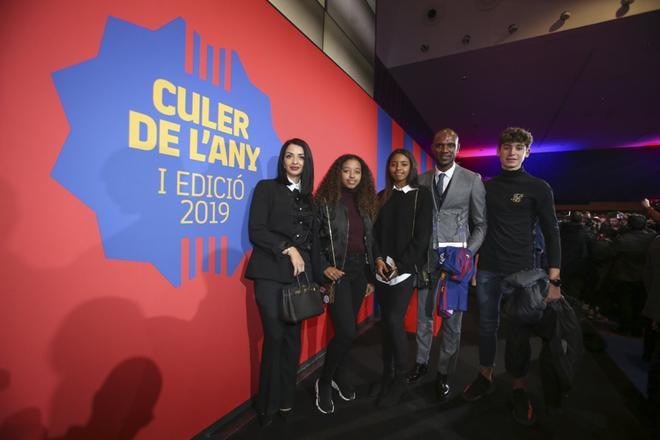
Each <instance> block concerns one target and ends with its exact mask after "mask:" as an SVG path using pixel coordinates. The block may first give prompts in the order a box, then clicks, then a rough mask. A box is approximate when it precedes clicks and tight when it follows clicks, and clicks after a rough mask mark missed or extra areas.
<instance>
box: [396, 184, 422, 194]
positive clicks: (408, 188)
mask: <svg viewBox="0 0 660 440" xmlns="http://www.w3.org/2000/svg"><path fill="white" fill-rule="evenodd" d="M392 189H395V190H397V191H403V193H404V194H408V191H414V190H416V189H417V188H413V187H412V186H410V185H406V186H404V187H403V188H397V187H396V185H393V186H392Z"/></svg>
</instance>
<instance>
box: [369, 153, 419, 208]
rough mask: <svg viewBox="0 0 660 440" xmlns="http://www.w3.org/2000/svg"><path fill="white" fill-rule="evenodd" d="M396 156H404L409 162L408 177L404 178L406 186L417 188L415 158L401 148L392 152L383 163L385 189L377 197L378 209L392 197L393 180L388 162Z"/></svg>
mask: <svg viewBox="0 0 660 440" xmlns="http://www.w3.org/2000/svg"><path fill="white" fill-rule="evenodd" d="M397 154H401V155H403V156H406V158H407V159H408V160H409V161H410V173H408V177H407V178H406V184H407V185H410V186H411V187H413V188H417V187H418V186H419V184H418V183H417V161H416V160H415V156H413V155H412V153H411V152H410V151H408V150H404V149H403V148H399V149H396V150H394V151H392V152H391V153H390V155H389V156H387V162H385V189H384V190H383V191H382V192H381V193H380V194H379V195H378V206H379V207H382V206H383V205H384V204H385V203H386V202H387V201H388V200H389V199H390V196H391V195H392V187H393V186H394V179H392V175H391V174H390V161H391V160H392V158H393V157H394V156H395V155H397Z"/></svg>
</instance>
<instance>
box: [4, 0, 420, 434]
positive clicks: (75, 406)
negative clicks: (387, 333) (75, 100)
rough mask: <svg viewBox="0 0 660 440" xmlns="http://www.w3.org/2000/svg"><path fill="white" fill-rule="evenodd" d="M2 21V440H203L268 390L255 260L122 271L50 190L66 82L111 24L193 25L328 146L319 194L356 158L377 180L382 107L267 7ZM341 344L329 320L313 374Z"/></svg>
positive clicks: (69, 197) (9, 13)
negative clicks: (89, 436)
mask: <svg viewBox="0 0 660 440" xmlns="http://www.w3.org/2000/svg"><path fill="white" fill-rule="evenodd" d="M1 8H2V9H1V10H0V20H1V22H0V72H2V74H1V75H2V76H1V78H2V79H1V82H0V102H2V105H3V118H2V119H1V121H0V126H1V132H2V134H3V142H2V160H1V161H0V170H1V172H0V197H1V200H2V210H1V214H0V221H1V223H0V226H1V228H0V230H2V231H3V235H2V236H3V238H2V239H1V240H0V256H1V257H0V258H1V260H0V261H1V262H2V266H1V269H0V270H1V275H2V276H1V277H0V280H1V281H0V283H1V284H0V285H1V296H0V322H1V323H2V332H1V333H0V437H2V438H44V437H45V436H47V437H48V438H59V437H63V436H64V437H65V438H66V437H67V436H69V437H70V436H72V435H73V433H76V432H78V433H85V432H86V433H95V434H98V435H99V436H98V437H96V438H102V437H101V436H100V433H105V434H106V435H108V436H111V435H112V432H113V431H114V432H117V431H119V430H121V429H123V430H124V432H135V431H137V432H139V434H138V436H137V437H138V438H142V439H151V438H153V439H164V438H189V437H190V436H192V435H194V434H195V433H197V432H199V431H201V430H202V429H203V428H204V427H206V426H208V425H209V424H211V423H212V422H214V421H215V420H217V419H218V418H220V417H222V416H223V415H225V414H227V413H228V412H229V411H231V410H232V409H234V408H235V407H237V406H239V405H241V404H242V403H244V402H245V401H246V400H248V399H249V398H250V396H251V395H253V394H254V393H255V392H256V385H257V383H256V378H257V373H258V360H259V350H260V342H261V339H262V335H261V326H260V322H259V316H258V311H257V308H256V305H255V302H254V298H253V293H252V285H251V283H250V282H249V281H247V280H245V279H244V278H243V277H242V273H243V270H244V264H245V259H244V260H243V261H242V262H241V264H240V265H239V267H238V270H236V272H235V273H234V274H233V275H232V276H229V275H228V274H227V272H226V267H224V266H223V270H222V272H221V273H220V274H216V273H213V272H202V270H201V265H202V257H201V254H200V248H201V245H200V246H197V247H194V248H191V247H189V242H188V241H187V240H183V241H182V249H183V258H182V271H183V274H184V276H183V278H182V281H181V284H180V286H179V287H175V286H173V285H172V284H171V283H170V282H168V280H167V279H166V278H165V277H164V276H163V275H162V274H161V273H160V272H159V271H158V270H156V268H155V267H154V266H153V265H152V264H150V263H148V262H136V261H128V260H122V259H113V258H108V257H107V256H106V253H107V250H106V249H104V243H103V241H102V239H101V235H100V231H99V223H98V220H99V219H98V218H97V215H96V214H95V212H94V211H93V210H91V209H90V208H89V207H88V206H87V205H86V204H84V203H82V202H81V201H80V199H79V198H77V197H75V196H74V195H73V194H72V193H71V192H70V191H68V190H67V189H65V188H64V187H63V186H62V185H61V184H60V183H58V182H57V181H56V180H55V179H54V178H53V177H52V176H51V173H52V172H53V168H54V166H55V164H56V162H57V160H58V156H59V154H60V152H61V150H62V146H63V145H64V144H65V142H66V140H67V136H69V135H70V131H71V124H70V122H71V121H69V120H68V119H67V114H66V113H65V111H64V109H63V105H62V102H61V99H60V96H59V95H58V90H57V89H56V87H55V84H54V81H53V76H52V75H53V73H54V72H57V71H59V70H61V69H65V68H68V67H70V66H73V65H76V64H78V63H82V62H84V61H86V60H89V59H92V58H94V57H96V56H97V55H98V54H99V50H100V44H101V40H102V38H103V34H104V29H105V26H106V23H107V21H108V18H109V17H116V18H118V19H120V20H123V21H126V22H128V23H132V24H135V25H138V26H141V27H144V28H147V29H150V30H156V29H159V28H160V27H162V26H164V25H165V24H167V23H169V22H171V21H172V20H175V19H176V18H178V17H181V18H182V19H183V20H184V21H185V23H186V26H187V28H188V29H192V30H194V31H195V32H197V33H199V35H201V44H202V47H204V45H205V44H210V45H213V46H215V47H222V48H227V49H228V50H232V51H235V52H236V53H238V55H239V56H240V59H241V62H242V64H243V67H244V68H245V70H246V72H247V73H248V75H249V78H250V81H251V82H252V83H253V84H254V85H255V86H256V87H257V88H258V89H260V90H261V91H262V92H264V93H265V94H266V95H268V97H269V98H270V104H271V113H272V125H273V128H274V130H275V132H276V133H277V136H278V137H279V139H280V140H284V139H288V138H291V137H302V138H304V139H306V140H307V141H308V142H309V143H310V145H311V146H312V149H313V151H314V155H315V162H316V171H317V176H318V177H317V182H318V181H320V178H321V177H322V174H323V172H324V171H325V170H326V169H327V167H328V166H329V164H330V163H331V161H332V160H333V159H334V158H335V157H337V156H338V155H340V154H343V153H347V152H354V153H358V154H360V155H361V156H362V157H364V158H365V159H366V160H367V162H368V163H369V164H370V165H371V166H372V167H373V168H374V169H375V168H376V164H377V124H378V118H377V112H378V109H377V106H376V104H375V103H374V102H373V101H372V100H371V98H370V97H369V96H368V95H367V94H366V93H364V92H363V91H362V90H361V89H360V88H359V87H358V86H357V85H356V84H355V83H354V82H353V81H352V80H351V79H350V78H349V77H348V76H347V75H346V74H344V73H343V72H342V71H341V70H340V69H339V68H338V67H337V66H336V65H335V64H334V63H333V62H332V61H331V60H329V59H328V58H327V57H326V56H324V55H323V54H322V53H321V52H320V51H319V50H318V48H316V47H315V46H314V45H313V44H312V43H311V42H309V41H308V40H307V39H306V38H305V37H304V36H303V35H302V34H300V33H299V32H298V31H297V30H296V29H295V28H294V27H293V26H291V24H290V23H289V22H288V21H287V20H286V19H285V18H284V17H282V16H281V15H280V14H279V13H278V12H277V11H276V10H275V9H273V8H272V7H271V6H270V5H269V4H268V3H267V2H266V1H259V0H242V1H240V2H238V1H219V0H196V1H194V2H189V1H183V0H180V1H179V0H169V1H163V0H159V1H147V0H143V1H125V0H113V1H94V2H90V1H86V0H50V1H20V2H19V1H13V2H2V6H1ZM187 67H190V66H187ZM202 70H204V69H202ZM102 135H103V133H99V136H102ZM276 147H279V146H276ZM417 151H419V149H418V148H417ZM195 240H197V239H196V238H194V237H193V238H192V241H195ZM225 244H226V243H225V242H224V241H223V246H222V248H223V249H222V250H221V251H220V252H221V253H222V252H226V250H224V246H225ZM190 249H194V250H193V252H195V253H196V255H194V256H193V257H194V258H193V259H192V261H194V263H193V264H194V265H195V266H196V267H195V268H192V269H194V270H195V271H196V273H197V276H195V277H192V279H190V277H187V276H185V275H186V274H188V273H190V270H192V269H191V267H190V265H189V264H188V263H187V261H188V257H189V252H190ZM211 258H213V256H212V257H211ZM223 264H224V263H223ZM331 332H332V328H331V325H329V323H328V322H326V320H325V318H324V317H321V318H320V319H317V320H312V321H309V322H307V323H306V324H305V328H304V334H303V338H304V343H303V355H302V359H301V360H302V361H304V360H305V359H307V358H309V357H310V356H312V355H313V354H315V353H317V352H318V351H319V350H321V349H322V348H323V347H324V343H325V341H326V340H327V338H328V336H329V335H330V334H331Z"/></svg>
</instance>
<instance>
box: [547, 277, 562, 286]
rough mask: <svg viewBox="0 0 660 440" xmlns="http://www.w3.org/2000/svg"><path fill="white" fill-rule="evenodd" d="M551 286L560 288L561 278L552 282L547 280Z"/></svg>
mask: <svg viewBox="0 0 660 440" xmlns="http://www.w3.org/2000/svg"><path fill="white" fill-rule="evenodd" d="M548 281H549V282H550V284H552V285H553V286H557V287H561V278H555V279H554V280H548Z"/></svg>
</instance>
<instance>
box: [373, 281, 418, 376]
mask: <svg viewBox="0 0 660 440" xmlns="http://www.w3.org/2000/svg"><path fill="white" fill-rule="evenodd" d="M376 288H377V289H378V292H377V294H378V295H377V298H378V301H379V303H380V308H381V320H380V325H381V332H382V339H383V373H384V374H391V373H394V375H396V376H402V375H403V374H405V373H406V372H407V371H408V340H407V339H406V331H405V329H404V326H403V319H404V317H405V315H406V311H407V310H408V304H409V303H410V298H411V297H412V294H413V277H412V276H410V277H408V279H406V280H405V281H402V282H400V283H399V284H397V285H394V286H390V285H388V284H384V283H380V282H377V286H376ZM392 368H393V369H394V371H392Z"/></svg>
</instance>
